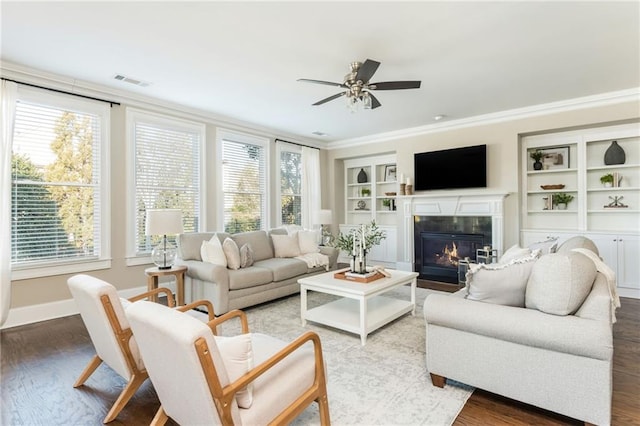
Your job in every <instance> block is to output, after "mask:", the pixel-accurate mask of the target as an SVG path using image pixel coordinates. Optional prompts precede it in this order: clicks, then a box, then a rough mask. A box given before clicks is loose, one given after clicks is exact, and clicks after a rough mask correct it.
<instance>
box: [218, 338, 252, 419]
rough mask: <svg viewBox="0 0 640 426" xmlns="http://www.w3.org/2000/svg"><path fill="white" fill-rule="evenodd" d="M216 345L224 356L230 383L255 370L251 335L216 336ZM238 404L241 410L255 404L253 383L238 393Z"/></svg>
mask: <svg viewBox="0 0 640 426" xmlns="http://www.w3.org/2000/svg"><path fill="white" fill-rule="evenodd" d="M214 338H215V341H216V345H218V350H219V351H220V355H221V356H222V362H223V364H224V368H225V369H226V370H227V374H228V375H229V381H231V382H235V381H236V380H238V378H240V376H242V375H243V374H245V373H246V372H248V371H249V370H251V369H252V368H253V350H252V348H251V334H248V333H247V334H239V335H237V336H233V337H225V336H215V337H214ZM236 403H237V404H238V406H239V407H240V408H250V407H251V404H252V403H253V383H250V384H249V385H248V386H247V387H246V388H244V389H243V390H241V391H238V392H237V393H236Z"/></svg>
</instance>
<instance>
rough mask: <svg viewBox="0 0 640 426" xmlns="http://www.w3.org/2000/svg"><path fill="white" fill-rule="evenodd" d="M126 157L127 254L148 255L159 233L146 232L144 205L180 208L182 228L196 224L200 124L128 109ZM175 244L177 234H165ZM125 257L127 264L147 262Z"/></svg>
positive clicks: (198, 213) (190, 228) (199, 214)
mask: <svg viewBox="0 0 640 426" xmlns="http://www.w3.org/2000/svg"><path fill="white" fill-rule="evenodd" d="M127 127H128V131H129V148H130V158H131V159H132V161H131V164H132V168H131V169H130V170H129V178H130V179H129V182H132V187H133V190H132V194H131V197H132V198H131V199H130V201H129V206H130V207H129V218H130V219H131V220H130V221H129V222H130V225H129V230H130V231H131V232H129V234H128V235H129V236H130V237H129V239H130V241H129V250H128V251H129V257H138V258H140V257H145V258H146V257H147V256H148V255H149V253H150V252H151V250H152V249H153V247H155V246H156V245H158V244H159V242H160V238H162V236H159V235H158V236H153V235H152V236H147V235H145V220H146V213H147V209H165V208H166V209H170V208H172V209H180V210H182V220H183V228H184V232H195V231H198V230H199V229H200V225H201V218H202V209H201V193H202V192H201V191H202V188H201V187H202V185H201V182H202V179H201V169H202V167H201V161H202V155H201V152H202V145H203V141H204V135H205V130H204V125H200V124H196V123H191V122H187V121H182V120H177V119H173V118H169V117H165V116H161V115H156V114H150V113H145V112H142V111H136V110H132V109H128V110H127ZM167 237H168V239H171V240H172V243H175V235H171V236H167ZM146 261H147V259H144V260H140V261H129V264H136V263H142V262H146Z"/></svg>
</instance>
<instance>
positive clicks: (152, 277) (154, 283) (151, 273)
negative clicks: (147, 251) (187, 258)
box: [144, 266, 187, 306]
mask: <svg viewBox="0 0 640 426" xmlns="http://www.w3.org/2000/svg"><path fill="white" fill-rule="evenodd" d="M186 271H187V267H186V266H172V267H171V269H159V268H158V267H153V268H147V269H145V270H144V273H145V275H146V276H147V291H151V290H154V289H156V288H158V277H164V276H167V275H173V276H174V277H176V293H177V295H176V298H177V299H178V300H177V305H178V306H182V305H184V273H185V272H186ZM153 300H154V301H155V300H156V296H155V295H154V296H153Z"/></svg>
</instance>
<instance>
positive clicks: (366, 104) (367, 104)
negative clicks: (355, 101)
mask: <svg viewBox="0 0 640 426" xmlns="http://www.w3.org/2000/svg"><path fill="white" fill-rule="evenodd" d="M362 106H363V108H364V109H371V96H369V92H364V94H363V95H362Z"/></svg>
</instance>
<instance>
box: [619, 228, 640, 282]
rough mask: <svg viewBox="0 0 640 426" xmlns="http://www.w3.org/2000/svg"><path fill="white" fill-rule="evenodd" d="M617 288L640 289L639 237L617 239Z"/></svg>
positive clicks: (626, 236) (629, 236) (627, 236)
mask: <svg viewBox="0 0 640 426" xmlns="http://www.w3.org/2000/svg"><path fill="white" fill-rule="evenodd" d="M617 280H618V287H625V288H635V289H640V237H637V236H632V235H623V236H619V237H618V271H617Z"/></svg>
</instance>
